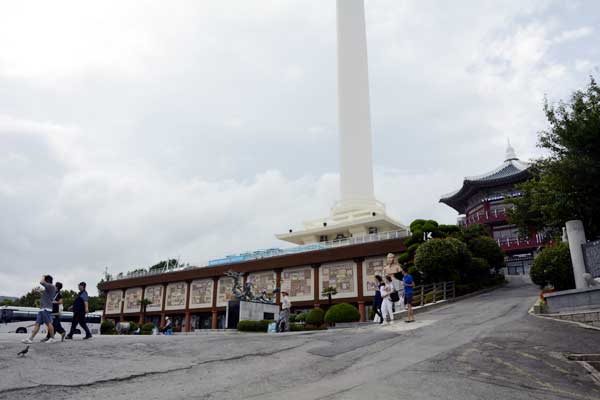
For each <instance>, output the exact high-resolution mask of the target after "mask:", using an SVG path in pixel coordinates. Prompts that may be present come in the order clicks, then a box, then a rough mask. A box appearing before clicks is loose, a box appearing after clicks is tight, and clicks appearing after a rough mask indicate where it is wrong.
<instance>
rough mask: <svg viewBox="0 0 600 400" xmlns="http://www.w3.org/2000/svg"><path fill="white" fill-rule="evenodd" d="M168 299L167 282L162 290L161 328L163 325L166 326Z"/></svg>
mask: <svg viewBox="0 0 600 400" xmlns="http://www.w3.org/2000/svg"><path fill="white" fill-rule="evenodd" d="M166 301H167V284H164V285H163V292H162V305H161V313H160V328H162V327H163V326H165V317H166V316H167V314H166V312H165V304H166Z"/></svg>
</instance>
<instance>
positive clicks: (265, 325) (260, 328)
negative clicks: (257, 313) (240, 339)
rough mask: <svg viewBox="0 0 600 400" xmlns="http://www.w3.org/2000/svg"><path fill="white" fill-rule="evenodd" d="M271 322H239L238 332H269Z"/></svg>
mask: <svg viewBox="0 0 600 400" xmlns="http://www.w3.org/2000/svg"><path fill="white" fill-rule="evenodd" d="M272 322H273V321H271V320H262V321H246V320H244V321H240V322H238V326H237V330H238V331H240V332H267V331H268V330H269V324H270V323H272Z"/></svg>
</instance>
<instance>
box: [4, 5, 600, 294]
mask: <svg viewBox="0 0 600 400" xmlns="http://www.w3.org/2000/svg"><path fill="white" fill-rule="evenodd" d="M366 16H367V35H368V39H367V40H368V46H369V69H370V70H369V74H370V83H371V109H372V124H373V142H374V150H373V151H374V160H375V191H376V196H377V198H378V199H379V200H381V201H383V202H384V203H386V205H387V208H388V212H389V214H391V215H392V216H393V217H395V218H396V219H398V220H400V221H402V222H404V223H407V224H408V223H410V221H412V220H413V219H415V218H419V217H421V218H434V219H437V220H438V221H440V222H443V223H455V221H456V212H455V211H454V210H452V209H450V208H449V207H447V206H445V205H443V204H439V203H438V200H439V197H440V195H442V194H444V193H447V192H449V191H452V190H454V189H457V188H458V187H460V185H461V183H462V179H463V177H464V176H465V175H476V174H480V173H482V172H485V171H487V170H489V169H492V168H494V167H496V166H497V165H499V164H500V163H501V162H502V161H503V159H504V152H505V147H506V139H507V137H510V139H511V142H512V144H513V146H514V147H515V149H516V151H517V155H519V156H520V157H521V159H524V160H527V159H530V158H532V157H535V156H538V155H539V151H538V150H537V149H536V148H535V142H536V133H537V132H538V131H539V130H540V129H543V128H545V127H546V122H545V120H544V115H543V112H542V104H543V99H544V95H547V96H548V98H549V99H550V100H552V101H556V100H558V99H561V98H567V96H568V95H569V94H570V92H572V91H573V90H574V89H577V88H581V87H583V86H584V85H585V84H586V82H587V80H588V76H589V75H590V74H595V75H596V77H598V76H599V75H600V69H599V68H600V67H599V66H600V45H599V41H598V37H599V35H600V4H599V3H598V2H595V1H568V2H567V1H556V2H552V1H545V0H544V1H540V2H524V1H522V0H517V1H504V2H497V1H488V2H486V1H481V0H477V1H472V2H467V1H460V2H446V1H437V2H434V1H429V2H421V1H398V0H367V1H366ZM335 56H336V50H335V2H334V1H333V0H327V1H324V0H298V1H283V0H277V1H266V0H255V1H250V0H239V1H233V0H231V1H227V0H218V1H217V0H215V1H189V2H186V1H176V2H169V3H168V4H167V3H165V2H164V1H122V0H119V1H102V2H95V3H90V2H81V1H72V2H66V1H57V2H48V1H39V2H24V1H12V2H3V3H2V5H0V218H1V224H0V295H14V296H17V295H22V294H23V293H24V292H25V291H27V290H28V289H30V288H31V287H33V286H35V283H36V282H37V281H38V280H39V276H40V275H41V274H42V273H51V274H52V275H54V276H55V277H56V279H59V280H62V281H63V282H65V283H66V286H67V287H68V288H75V287H74V286H75V285H76V283H77V282H78V281H80V280H86V281H88V282H89V284H90V286H91V287H93V289H92V290H91V292H92V293H95V292H96V290H95V284H96V283H97V281H98V280H99V278H100V276H101V274H102V272H103V271H104V268H105V267H107V268H108V269H109V271H110V272H112V273H117V272H119V271H127V270H129V269H132V268H134V267H140V266H142V267H145V266H148V265H152V264H154V263H155V262H157V261H159V260H161V259H166V258H167V257H172V258H178V257H179V258H180V260H181V261H183V262H189V263H191V264H194V265H202V264H203V263H205V262H206V260H208V259H211V258H218V257H221V256H224V255H226V254H231V253H237V252H241V251H245V250H255V249H259V248H268V247H273V246H286V244H285V243H280V242H278V241H277V240H276V239H275V238H274V234H275V233H281V232H285V231H287V230H288V229H289V228H298V227H300V226H301V223H302V221H304V220H310V219H315V218H319V217H324V216H326V215H328V213H329V208H330V206H331V205H332V204H333V203H334V201H335V200H336V199H337V197H338V175H337V171H338V153H337V141H338V136H337V129H336V118H337V117H336V59H335Z"/></svg>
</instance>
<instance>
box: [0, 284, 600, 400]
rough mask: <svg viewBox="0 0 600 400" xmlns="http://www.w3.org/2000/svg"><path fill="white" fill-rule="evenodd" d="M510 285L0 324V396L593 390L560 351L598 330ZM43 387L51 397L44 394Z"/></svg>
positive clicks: (585, 395) (358, 395)
mask: <svg viewBox="0 0 600 400" xmlns="http://www.w3.org/2000/svg"><path fill="white" fill-rule="evenodd" d="M536 292H537V291H536V289H535V288H534V287H533V286H530V285H523V284H521V285H519V284H516V283H512V284H510V285H509V286H508V287H505V288H502V289H498V290H496V291H494V292H491V293H487V294H484V295H481V296H477V297H474V298H471V299H468V300H463V301H461V302H458V303H455V304H451V305H448V306H444V307H442V308H439V309H437V310H435V311H431V312H428V313H426V314H422V315H419V316H418V318H419V322H417V323H416V324H405V323H403V322H399V323H396V324H395V325H392V326H390V327H385V328H382V327H369V328H360V329H344V330H337V331H328V332H316V333H310V334H302V335H295V334H290V335H266V334H265V335H260V334H234V335H231V334H229V335H228V334H211V335H201V336H187V337H186V336H171V337H167V336H158V337H152V336H146V337H139V336H120V337H108V336H106V337H96V338H94V339H93V340H92V341H90V342H82V341H80V340H79V341H74V342H65V343H55V344H48V345H46V344H35V345H33V346H32V347H31V350H30V354H28V355H27V357H25V358H16V356H15V355H16V353H17V352H18V351H19V350H20V349H21V348H23V345H21V344H20V343H19V342H18V339H17V338H18V337H15V336H14V335H4V336H0V371H2V372H0V399H29V398H36V399H39V398H42V396H45V397H44V398H56V399H71V398H77V399H88V398H89V399H92V398H110V399H136V398H143V399H184V398H185V399H253V398H260V399H389V398H399V399H489V400H493V399H503V400H505V399H545V400H546V399H549V400H551V399H600V386H597V385H596V384H595V383H594V382H593V380H592V379H591V376H590V375H589V374H588V373H587V372H586V371H585V370H584V369H583V368H582V367H581V366H580V365H578V364H577V363H572V362H569V361H567V360H566V359H565V357H564V355H563V354H564V353H566V352H574V353H590V352H595V353H600V331H594V330H589V329H584V328H581V327H578V326H572V325H569V324H566V323H561V322H557V321H551V320H542V319H539V318H536V317H533V316H530V315H528V314H527V310H528V308H529V307H530V306H531V304H532V303H533V301H534V298H535V295H536ZM46 396H49V397H46Z"/></svg>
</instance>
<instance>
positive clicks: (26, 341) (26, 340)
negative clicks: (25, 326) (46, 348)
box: [21, 338, 33, 344]
mask: <svg viewBox="0 0 600 400" xmlns="http://www.w3.org/2000/svg"><path fill="white" fill-rule="evenodd" d="M21 342H23V343H25V344H31V343H33V341H32V340H31V339H29V338H27V339H23V340H21Z"/></svg>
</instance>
